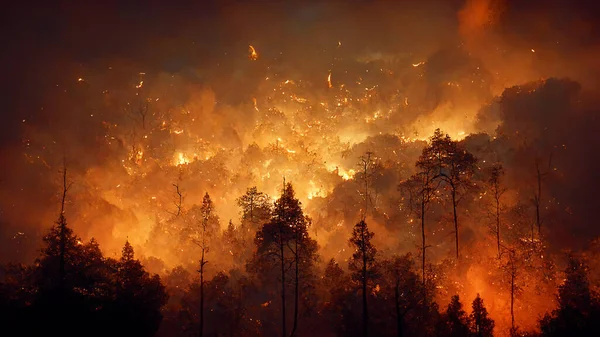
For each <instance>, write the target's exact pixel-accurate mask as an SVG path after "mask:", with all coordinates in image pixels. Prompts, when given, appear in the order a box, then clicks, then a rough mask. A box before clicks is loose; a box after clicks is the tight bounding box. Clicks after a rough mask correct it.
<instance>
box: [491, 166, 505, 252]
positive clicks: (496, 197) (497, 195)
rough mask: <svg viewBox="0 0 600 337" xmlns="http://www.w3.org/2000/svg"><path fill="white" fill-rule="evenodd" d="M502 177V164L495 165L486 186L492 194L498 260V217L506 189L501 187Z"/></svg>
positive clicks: (499, 250) (499, 220)
mask: <svg viewBox="0 0 600 337" xmlns="http://www.w3.org/2000/svg"><path fill="white" fill-rule="evenodd" d="M503 175H504V169H503V168H502V164H500V163H496V164H494V165H493V166H492V168H491V171H490V177H489V179H488V181H487V182H488V186H489V188H490V190H491V192H492V193H491V194H492V202H493V206H492V207H493V217H494V229H493V232H494V234H495V235H496V247H497V250H498V259H500V254H501V248H500V242H501V240H500V224H501V219H500V215H501V213H502V202H501V200H502V195H503V194H504V192H506V188H503V187H502V181H501V180H502V176H503Z"/></svg>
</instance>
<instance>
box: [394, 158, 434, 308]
mask: <svg viewBox="0 0 600 337" xmlns="http://www.w3.org/2000/svg"><path fill="white" fill-rule="evenodd" d="M418 168H419V172H417V173H416V174H414V175H413V176H412V177H410V178H409V179H408V180H406V181H404V182H402V183H401V184H400V189H401V190H403V191H404V192H405V193H406V194H408V206H409V208H410V211H411V213H413V214H414V215H416V216H418V217H419V219H420V223H421V276H422V282H423V287H426V285H427V277H426V273H425V269H426V266H427V265H426V262H427V259H426V252H427V248H429V246H427V243H426V242H427V241H426V235H425V233H426V231H425V215H426V213H427V209H428V207H429V205H430V203H431V202H432V201H433V200H434V198H435V196H436V195H435V193H436V190H437V185H439V184H436V183H435V182H434V181H433V179H434V177H435V174H436V173H435V168H434V167H433V166H431V165H421V166H420V167H418ZM423 296H424V298H423V301H424V302H426V300H427V299H426V296H427V293H426V292H424V293H423Z"/></svg>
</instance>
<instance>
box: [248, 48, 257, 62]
mask: <svg viewBox="0 0 600 337" xmlns="http://www.w3.org/2000/svg"><path fill="white" fill-rule="evenodd" d="M248 47H249V48H248V51H249V52H250V55H248V58H249V59H251V60H252V61H256V60H258V53H257V52H256V49H254V47H253V46H252V45H249V46H248Z"/></svg>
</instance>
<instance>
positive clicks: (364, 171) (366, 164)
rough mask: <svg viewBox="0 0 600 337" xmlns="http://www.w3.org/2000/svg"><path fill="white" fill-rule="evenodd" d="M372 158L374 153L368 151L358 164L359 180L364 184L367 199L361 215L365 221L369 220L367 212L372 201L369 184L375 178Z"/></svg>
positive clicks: (364, 194)
mask: <svg viewBox="0 0 600 337" xmlns="http://www.w3.org/2000/svg"><path fill="white" fill-rule="evenodd" d="M372 157H373V152H371V151H367V152H366V153H365V154H364V155H363V156H361V157H360V158H359V163H358V166H359V168H360V170H361V171H360V175H359V177H358V178H359V179H361V180H362V183H363V192H362V194H363V197H364V199H365V208H364V210H363V212H362V215H361V216H362V219H363V220H366V219H367V211H368V208H369V202H370V201H371V200H370V198H371V196H370V193H369V183H370V181H371V178H372V176H373V169H374V163H373V159H372Z"/></svg>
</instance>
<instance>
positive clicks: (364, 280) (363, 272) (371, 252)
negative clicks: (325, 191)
mask: <svg viewBox="0 0 600 337" xmlns="http://www.w3.org/2000/svg"><path fill="white" fill-rule="evenodd" d="M374 235H375V234H374V233H373V232H370V231H369V227H368V226H367V223H366V222H365V221H364V220H361V221H360V222H359V223H357V224H356V225H355V226H354V229H353V230H352V237H351V238H350V246H351V247H352V248H354V249H355V250H354V253H353V254H352V259H351V260H350V262H349V267H350V270H351V271H352V279H353V280H354V281H355V282H357V283H358V284H360V286H361V288H362V307H363V308H362V309H363V310H362V311H363V318H362V321H363V335H364V336H368V335H369V310H368V305H367V297H368V290H369V289H370V288H371V287H372V283H373V281H374V280H375V279H376V278H377V277H378V270H377V266H376V261H375V255H376V254H377V249H376V248H375V246H373V244H372V243H371V239H372V238H373V236H374Z"/></svg>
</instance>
